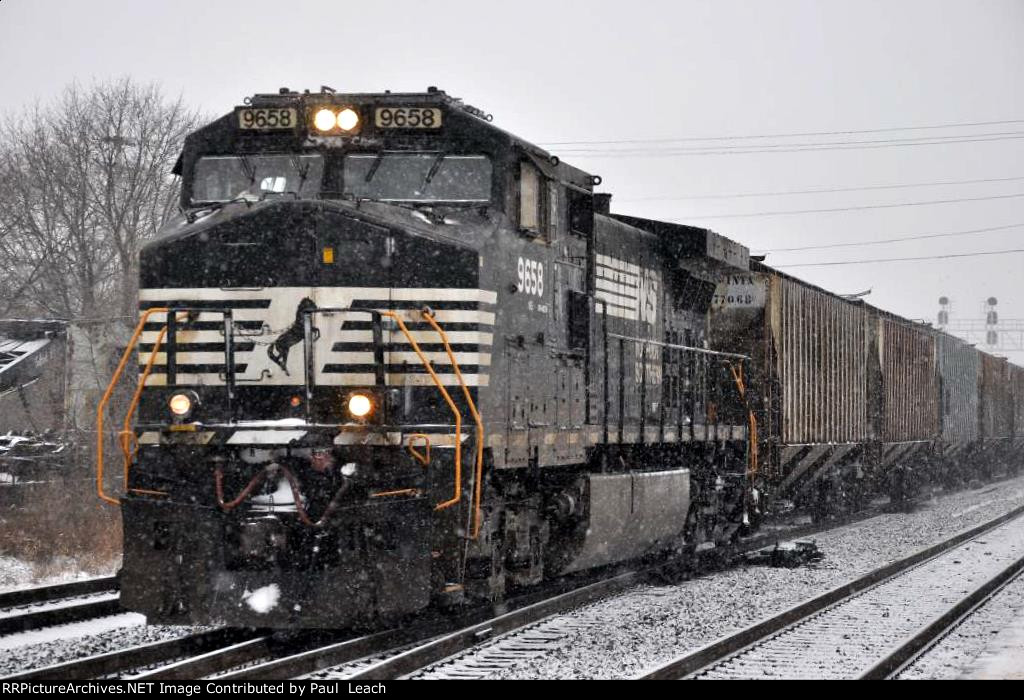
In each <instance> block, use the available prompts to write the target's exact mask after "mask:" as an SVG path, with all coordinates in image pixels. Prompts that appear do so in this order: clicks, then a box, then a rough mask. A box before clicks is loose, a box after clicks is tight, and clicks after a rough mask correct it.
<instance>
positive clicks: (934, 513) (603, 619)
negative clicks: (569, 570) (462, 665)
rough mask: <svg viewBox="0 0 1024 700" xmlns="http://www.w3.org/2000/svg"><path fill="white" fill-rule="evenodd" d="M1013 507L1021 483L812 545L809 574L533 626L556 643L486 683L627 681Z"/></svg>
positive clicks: (883, 519) (680, 591)
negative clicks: (550, 631) (545, 628)
mask: <svg viewBox="0 0 1024 700" xmlns="http://www.w3.org/2000/svg"><path fill="white" fill-rule="evenodd" d="M1020 505H1024V477H1020V478H1017V479H1013V480H1010V481H1005V482H1002V483H999V484H995V485H991V486H985V487H983V488H980V489H977V490H973V491H965V492H960V493H955V494H950V495H947V496H942V497H940V498H937V499H935V500H933V501H932V502H930V503H928V504H926V505H925V506H924V507H922V508H921V509H919V510H917V511H916V512H913V513H907V514H903V513H897V514H889V515H881V516H878V517H875V518H871V519H869V520H866V521H863V522H860V523H857V524H854V525H848V526H846V527H842V528H839V529H837V530H833V531H831V532H827V533H824V534H821V535H818V536H817V537H816V538H815V539H816V540H817V542H818V545H819V547H820V548H821V549H822V550H823V551H824V552H825V559H824V560H823V561H822V562H820V563H819V564H818V565H817V566H814V567H800V568H796V569H774V568H768V567H755V566H750V567H739V568H735V569H730V570H726V571H722V572H720V573H716V574H713V575H709V576H705V577H701V578H698V579H694V580H692V581H687V582H684V583H681V584H675V585H666V586H656V585H646V586H641V587H638V588H636V589H634V590H632V591H629V592H627V593H625V594H622V595H619V596H615V597H613V598H610V599H608V600H605V601H601V602H598V603H595V604H593V605H589V606H587V607H585V608H582V609H579V610H577V611H574V612H572V613H568V614H566V615H560V616H556V617H555V618H552V619H549V620H548V621H547V622H546V623H542V624H548V625H551V624H554V625H555V626H556V627H557V628H558V629H559V630H561V631H564V634H559V635H558V636H559V638H558V639H556V640H552V643H551V644H550V645H549V646H548V647H547V649H546V652H545V653H544V654H542V655H537V656H532V657H531V658H524V659H522V660H521V661H519V662H515V663H512V664H510V665H508V666H507V667H505V668H498V669H495V671H494V675H493V677H495V678H628V677H633V676H635V675H637V674H639V673H640V672H641V671H643V670H644V669H646V668H649V667H651V666H653V665H657V664H659V663H661V662H664V661H667V660H669V659H670V658H673V657H675V656H678V655H679V654H681V653H683V652H685V651H688V650H692V649H695V648H698V647H700V646H703V645H705V644H708V643H710V642H712V641H714V640H715V639H717V638H719V637H722V636H725V635H727V634H730V633H732V632H735V631H736V630H738V629H741V628H743V627H746V626H748V625H750V624H752V623H754V622H757V621H758V620H761V619H763V618H765V617H767V616H769V615H772V614H776V613H778V612H781V611H782V610H785V609H787V608H789V607H791V606H793V605H795V604H797V603H799V602H801V601H803V600H805V599H807V598H810V597H812V596H814V595H817V594H819V593H822V592H824V591H826V590H829V589H831V588H833V587H835V586H837V585H839V584H841V583H843V582H845V581H847V580H850V579H853V578H856V577H857V576H860V575H862V574H864V573H867V572H868V571H871V570H872V569H875V568H877V567H879V566H881V565H883V564H886V563H888V562H890V561H893V560H894V559H897V558H900V557H903V556H907V555H909V554H912V553H913V552H915V551H917V550H919V549H921V548H923V547H925V546H927V545H930V544H933V543H935V542H938V541H940V540H942V539H945V538H947V537H949V536H951V535H953V534H955V533H956V532H959V531H961V530H964V529H966V528H969V527H973V526H975V525H979V524H981V523H983V522H985V521H987V520H990V519H992V518H994V517H997V516H998V515H1001V514H1002V513H1005V512H1007V511H1009V510H1011V509H1012V508H1014V507H1017V506H1020ZM496 641H498V642H499V643H500V640H496Z"/></svg>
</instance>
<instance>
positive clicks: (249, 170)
mask: <svg viewBox="0 0 1024 700" xmlns="http://www.w3.org/2000/svg"><path fill="white" fill-rule="evenodd" d="M238 165H239V166H240V167H241V168H242V174H243V175H245V176H246V177H247V178H249V184H250V185H251V184H253V183H254V182H256V166H255V165H253V164H252V163H251V162H249V158H248V157H247V156H240V157H239V158H238Z"/></svg>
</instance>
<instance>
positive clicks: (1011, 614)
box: [900, 576, 1024, 680]
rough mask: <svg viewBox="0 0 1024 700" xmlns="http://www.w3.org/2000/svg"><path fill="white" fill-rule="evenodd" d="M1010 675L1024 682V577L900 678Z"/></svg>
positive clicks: (966, 621) (992, 599) (1002, 592)
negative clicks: (1013, 673) (1015, 674)
mask: <svg viewBox="0 0 1024 700" xmlns="http://www.w3.org/2000/svg"><path fill="white" fill-rule="evenodd" d="M1014 651H1015V654H1014ZM1010 672H1016V673H1017V674H1018V678H1020V679H1024V576H1021V577H1018V578H1016V579H1015V580H1014V581H1012V582H1011V583H1009V584H1008V585H1007V586H1006V587H1005V588H1003V590H1002V591H1000V592H999V593H998V594H997V595H995V596H993V597H992V598H991V599H990V600H989V601H988V602H986V603H985V604H984V605H983V606H982V607H980V608H979V609H978V610H977V611H976V612H975V613H974V614H972V615H971V616H970V617H968V618H967V619H966V620H964V622H963V623H962V624H961V625H960V626H958V627H957V628H956V629H954V630H953V631H952V632H951V633H950V634H948V635H947V636H946V637H945V638H943V639H942V641H940V642H939V643H938V644H936V645H935V646H934V647H933V648H932V649H930V650H929V651H928V652H927V653H926V654H924V655H923V656H922V657H921V658H920V659H918V660H917V661H916V662H915V663H914V664H913V665H912V666H911V667H910V668H908V669H907V670H905V671H904V672H903V673H901V674H900V678H901V679H903V680H921V679H927V680H934V679H942V680H947V679H954V678H965V677H966V678H971V677H987V678H1005V677H1008V674H1009V673H1010Z"/></svg>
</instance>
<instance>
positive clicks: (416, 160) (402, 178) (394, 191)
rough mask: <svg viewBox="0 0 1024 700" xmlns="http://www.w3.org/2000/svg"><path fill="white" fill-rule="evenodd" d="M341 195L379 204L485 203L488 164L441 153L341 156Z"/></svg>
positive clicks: (488, 195) (488, 187)
mask: <svg viewBox="0 0 1024 700" xmlns="http://www.w3.org/2000/svg"><path fill="white" fill-rule="evenodd" d="M343 194H344V195H345V196H346V197H353V198H356V199H373V200H377V201H380V202H451V203H474V204H475V203H487V202H490V201H491V161H490V159H489V158H487V157H486V156H456V155H446V154H444V153H354V154H351V155H348V156H345V176H344V193H343Z"/></svg>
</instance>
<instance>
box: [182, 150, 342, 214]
mask: <svg viewBox="0 0 1024 700" xmlns="http://www.w3.org/2000/svg"><path fill="white" fill-rule="evenodd" d="M323 172H324V159H323V158H322V157H321V156H319V155H280V156H267V155H262V156H261V155H249V156H206V157H204V158H200V159H199V162H197V163H196V167H195V171H194V173H193V174H194V177H193V178H192V202H193V204H195V203H199V202H229V201H231V200H233V199H238V198H239V197H245V196H251V197H262V196H264V195H267V194H284V193H286V192H287V193H294V194H297V195H299V196H312V195H315V194H318V193H319V192H320V182H321V180H322V178H323Z"/></svg>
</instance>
